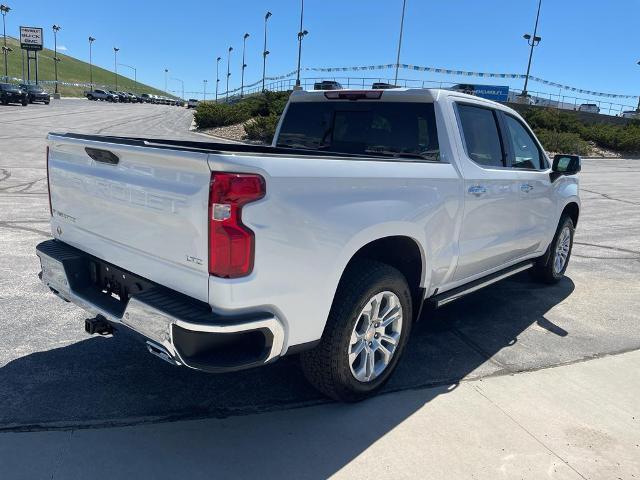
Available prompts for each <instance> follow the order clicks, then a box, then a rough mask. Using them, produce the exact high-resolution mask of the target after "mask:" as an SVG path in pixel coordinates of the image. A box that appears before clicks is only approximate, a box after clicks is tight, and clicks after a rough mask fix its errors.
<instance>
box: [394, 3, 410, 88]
mask: <svg viewBox="0 0 640 480" xmlns="http://www.w3.org/2000/svg"><path fill="white" fill-rule="evenodd" d="M406 6H407V0H402V16H401V17H400V37H399V38H398V55H397V56H396V75H395V77H394V78H393V84H394V85H396V84H397V83H398V68H400V49H401V48H402V32H403V31H404V11H405V9H406Z"/></svg>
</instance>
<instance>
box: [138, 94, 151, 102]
mask: <svg viewBox="0 0 640 480" xmlns="http://www.w3.org/2000/svg"><path fill="white" fill-rule="evenodd" d="M140 97H141V98H142V101H143V102H144V103H153V96H152V95H149V94H148V93H143V94H142V95H140Z"/></svg>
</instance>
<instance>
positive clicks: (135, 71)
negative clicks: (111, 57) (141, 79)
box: [118, 63, 138, 93]
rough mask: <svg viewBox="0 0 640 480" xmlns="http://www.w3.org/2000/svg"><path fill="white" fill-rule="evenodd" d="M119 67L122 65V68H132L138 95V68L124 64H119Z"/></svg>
mask: <svg viewBox="0 0 640 480" xmlns="http://www.w3.org/2000/svg"><path fill="white" fill-rule="evenodd" d="M118 65H120V66H121V67H127V68H130V69H131V70H133V84H134V85H135V91H136V93H138V70H137V69H136V67H132V66H131V65H126V64H124V63H119V64H118Z"/></svg>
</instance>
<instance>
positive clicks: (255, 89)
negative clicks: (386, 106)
mask: <svg viewBox="0 0 640 480" xmlns="http://www.w3.org/2000/svg"><path fill="white" fill-rule="evenodd" d="M323 80H332V81H336V82H338V83H340V84H341V85H342V86H343V87H344V88H349V89H367V88H371V85H372V84H373V83H376V82H377V83H388V84H393V83H394V79H393V78H387V77H383V76H379V77H373V76H370V77H351V76H324V77H304V78H300V84H301V87H302V88H303V89H304V90H310V89H313V87H314V84H315V83H316V82H321V81H323ZM460 83H461V82H450V81H438V80H416V79H398V81H397V82H396V85H398V86H399V87H406V88H445V89H447V88H451V87H453V86H454V85H459V84H460ZM295 84H296V79H295V78H285V79H280V80H271V81H267V82H265V90H269V91H273V92H281V91H287V90H293V88H294V87H295ZM261 91H262V81H260V82H255V83H252V84H250V85H246V86H245V87H244V88H243V92H242V93H243V94H244V95H251V94H255V93H259V92H261ZM189 93H191V94H196V95H197V96H198V98H203V92H189ZM527 93H528V94H529V96H530V97H529V98H530V104H531V105H538V106H544V107H551V108H557V109H561V110H579V109H580V106H581V105H584V104H595V105H597V107H598V109H599V111H600V113H601V114H604V115H612V116H620V115H621V114H622V113H623V112H625V111H634V110H635V109H636V105H632V104H630V103H627V104H625V103H618V102H614V101H611V100H600V99H593V98H586V97H576V96H572V95H565V94H563V93H562V91H559V92H558V93H550V92H540V91H533V90H528V92H527ZM207 94H208V96H209V100H213V99H214V95H213V94H212V93H211V92H207ZM521 94H522V90H520V89H517V88H510V89H509V100H508V101H513V102H515V101H516V100H517V98H516V97H518V96H519V95H521ZM239 98H240V88H235V89H233V90H229V92H228V94H227V92H218V101H219V102H220V101H227V99H228V100H229V101H236V100H237V99H239Z"/></svg>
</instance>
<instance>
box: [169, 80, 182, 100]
mask: <svg viewBox="0 0 640 480" xmlns="http://www.w3.org/2000/svg"><path fill="white" fill-rule="evenodd" d="M171 80H175V81H176V82H180V83H181V84H182V100H184V81H182V80H180V79H179V78H171Z"/></svg>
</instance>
